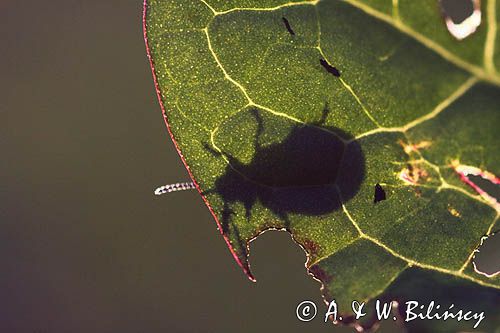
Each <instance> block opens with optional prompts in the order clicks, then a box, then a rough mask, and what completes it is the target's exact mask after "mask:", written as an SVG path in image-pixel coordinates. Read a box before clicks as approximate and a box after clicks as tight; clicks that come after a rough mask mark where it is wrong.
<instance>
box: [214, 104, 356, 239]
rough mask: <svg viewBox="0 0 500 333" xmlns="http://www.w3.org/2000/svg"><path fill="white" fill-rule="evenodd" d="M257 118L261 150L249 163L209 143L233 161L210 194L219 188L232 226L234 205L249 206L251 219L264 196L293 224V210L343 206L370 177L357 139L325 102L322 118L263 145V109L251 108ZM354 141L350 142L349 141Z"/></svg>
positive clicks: (318, 211) (224, 216)
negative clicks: (332, 119)
mask: <svg viewBox="0 0 500 333" xmlns="http://www.w3.org/2000/svg"><path fill="white" fill-rule="evenodd" d="M250 112H251V113H252V114H253V117H254V119H255V121H256V122H257V131H256V134H255V138H254V146H255V153H254V155H253V158H252V160H251V161H250V162H249V163H247V164H246V163H243V162H240V161H239V160H238V159H237V158H235V157H234V156H232V155H231V154H229V153H228V152H224V151H222V152H221V151H216V150H214V149H213V148H212V147H210V146H209V145H208V144H205V149H206V150H208V151H210V152H211V153H212V154H213V155H215V156H219V157H220V156H222V155H223V156H224V157H225V159H226V160H227V161H228V162H229V165H228V166H227V167H226V170H225V173H224V174H223V175H222V176H221V177H219V178H218V179H217V180H216V182H215V187H214V188H213V189H211V190H208V191H205V192H204V194H211V193H216V194H218V195H219V196H220V197H221V198H222V200H223V202H224V207H223V210H222V212H221V225H222V228H223V232H225V233H227V232H228V226H229V221H230V219H231V216H232V215H234V214H236V213H235V212H234V210H233V209H232V208H231V207H232V206H233V205H234V204H235V203H238V202H240V203H242V204H243V206H244V207H245V212H246V218H247V220H249V219H250V217H251V212H252V207H253V206H254V205H255V203H256V202H257V201H259V202H260V203H261V204H262V205H263V206H264V207H266V208H268V209H269V210H270V211H272V212H273V213H274V214H275V215H276V216H278V217H279V218H280V219H281V220H282V221H284V223H285V227H287V228H288V227H289V226H290V219H289V214H301V215H309V216H316V215H323V214H327V213H329V212H332V211H334V210H336V209H339V208H341V205H342V203H341V198H340V196H339V191H340V192H341V194H342V200H344V201H347V200H349V199H351V198H352V197H353V196H354V194H355V193H356V192H357V191H358V189H359V185H360V183H361V181H362V179H363V177H364V157H363V154H362V151H361V148H360V147H359V144H358V143H357V142H356V141H350V139H352V137H351V136H350V135H349V134H347V133H346V132H344V131H342V130H340V129H338V128H334V127H326V126H324V125H323V124H324V122H325V120H326V118H327V115H328V113H329V110H328V107H325V109H324V111H323V115H322V117H321V120H320V121H319V122H316V123H311V124H310V125H312V126H310V125H303V124H297V125H295V126H294V127H293V128H292V130H291V131H290V133H289V134H288V136H287V137H286V138H284V139H283V140H282V141H281V142H280V143H273V144H269V145H266V146H263V145H262V144H261V143H260V141H261V136H262V134H263V132H264V122H263V119H262V116H261V115H260V113H259V112H260V111H259V110H257V109H253V110H250ZM348 141H349V143H347V142H348Z"/></svg>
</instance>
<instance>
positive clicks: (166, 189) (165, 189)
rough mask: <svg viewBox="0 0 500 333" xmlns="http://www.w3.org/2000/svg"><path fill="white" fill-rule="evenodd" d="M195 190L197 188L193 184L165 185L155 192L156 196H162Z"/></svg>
mask: <svg viewBox="0 0 500 333" xmlns="http://www.w3.org/2000/svg"><path fill="white" fill-rule="evenodd" d="M195 188H196V186H195V185H194V183H193V182H188V183H187V182H185V183H176V184H170V185H163V186H160V187H158V188H157V189H156V190H155V195H162V194H166V193H171V192H179V191H186V190H192V189H195Z"/></svg>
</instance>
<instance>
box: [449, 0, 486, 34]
mask: <svg viewBox="0 0 500 333" xmlns="http://www.w3.org/2000/svg"><path fill="white" fill-rule="evenodd" d="M440 5H441V11H442V13H443V16H444V20H445V23H446V27H447V28H448V31H449V32H450V34H451V35H452V36H453V37H455V38H456V39H458V40H462V39H464V38H466V37H468V36H470V35H472V34H473V33H474V32H475V31H476V29H477V28H478V27H479V25H480V24H481V0H440Z"/></svg>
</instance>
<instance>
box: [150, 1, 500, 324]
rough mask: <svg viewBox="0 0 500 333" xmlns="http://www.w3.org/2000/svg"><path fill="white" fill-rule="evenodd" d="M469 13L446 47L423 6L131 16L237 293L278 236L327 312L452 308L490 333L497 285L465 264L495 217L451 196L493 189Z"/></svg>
mask: <svg viewBox="0 0 500 333" xmlns="http://www.w3.org/2000/svg"><path fill="white" fill-rule="evenodd" d="M482 12H483V23H482V25H481V26H480V28H479V30H478V31H477V32H476V33H474V34H473V35H472V36H470V37H468V38H467V39H465V40H464V41H461V42H458V41H456V40H455V39H454V38H453V37H451V35H450V34H449V33H448V31H447V30H446V27H445V25H444V22H443V20H442V17H441V12H440V9H439V7H438V4H437V1H430V0H425V1H412V0H399V1H397V0H396V1H388V0H386V1H380V0H376V1H375V0H364V1H362V0H345V1H337V0H322V1H290V2H285V1H281V0H259V1H257V0H238V1H227V0H201V1H181V0H177V1H173V0H147V1H146V3H145V34H146V41H147V45H148V52H149V55H150V58H151V61H152V65H153V72H154V76H155V82H156V85H157V90H158V94H159V98H160V102H161V104H162V107H163V112H164V115H165V117H166V118H168V126H169V130H170V131H171V134H172V137H173V139H174V142H175V143H176V145H177V148H178V150H179V152H180V154H181V156H182V158H183V160H184V162H185V164H186V167H187V168H188V170H189V172H190V173H191V175H192V177H193V179H194V180H195V182H196V184H197V186H198V187H199V190H200V191H201V193H202V196H203V197H204V199H205V200H206V202H207V205H208V206H209V208H210V209H211V211H212V212H213V214H214V217H215V219H216V221H217V223H218V224H219V228H220V230H221V233H222V234H223V235H224V237H225V239H226V241H227V242H228V244H229V246H230V249H231V250H232V252H233V254H234V256H235V258H236V260H237V261H238V262H239V263H240V264H241V265H242V267H243V269H244V270H245V271H246V273H247V274H248V275H249V276H250V277H252V276H251V273H250V269H249V265H248V243H249V241H250V240H252V239H253V238H254V237H256V236H258V235H259V234H260V233H261V232H262V231H264V230H267V229H269V228H285V229H286V230H288V231H289V232H290V233H291V234H292V235H293V237H294V239H295V240H296V241H297V242H298V243H300V244H301V245H302V246H303V247H304V249H305V251H306V253H307V255H308V262H307V266H308V268H309V269H310V271H311V273H312V274H314V275H315V276H316V277H317V278H318V279H320V280H321V281H322V282H323V284H324V286H325V288H324V292H325V294H326V296H327V298H330V299H331V298H335V299H336V300H337V301H338V302H339V305H340V308H341V309H346V308H347V309H349V308H350V302H351V301H352V300H359V301H361V300H364V301H370V300H374V299H377V298H388V299H397V300H399V301H401V302H403V303H404V301H405V300H406V299H410V298H411V297H414V298H418V297H421V298H423V299H426V298H427V294H428V293H429V288H432V289H433V290H441V291H449V290H453V291H454V292H442V302H444V303H446V302H448V303H452V302H456V304H462V305H463V306H464V308H467V306H470V307H474V308H475V309H482V311H487V320H486V321H487V322H488V323H487V324H483V325H489V326H488V327H487V328H486V326H484V327H483V329H485V330H486V331H488V329H489V328H492V329H494V328H496V327H499V326H500V318H499V316H498V313H500V277H498V276H496V277H493V278H487V277H485V276H482V275H480V274H477V273H476V272H475V271H474V270H473V268H472V263H471V260H472V256H473V253H474V250H475V249H476V248H477V246H478V245H479V243H480V240H481V237H482V236H483V235H487V234H491V233H492V232H493V231H494V230H496V229H498V216H499V211H500V208H499V204H498V203H497V202H496V201H495V200H494V199H493V198H491V197H489V196H488V195H487V194H485V193H478V191H477V189H476V190H474V189H473V188H472V187H471V186H469V185H468V184H467V182H466V181H464V177H466V176H467V175H468V174H471V173H474V172H476V171H478V170H479V171H478V172H480V173H486V172H487V173H488V175H490V176H491V175H493V177H496V176H494V175H498V174H499V172H500V155H499V154H498V152H499V151H500V140H498V135H497V133H498V129H499V128H500V113H499V112H498V103H499V102H500V89H499V86H500V76H499V74H498V72H497V71H496V66H499V65H500V52H499V51H498V50H497V48H495V43H496V41H497V39H498V37H497V34H496V30H497V28H496V26H497V22H496V20H497V18H496V17H497V14H498V13H499V10H498V9H497V6H496V4H495V1H494V0H489V1H488V2H486V1H483V3H482ZM498 16H499V17H500V14H499V15H498ZM495 179H497V178H495ZM377 184H379V186H380V187H381V189H382V190H383V191H384V194H385V200H381V201H378V200H374V195H375V194H374V192H375V187H376V185H377ZM378 191H380V189H378ZM408 286H411V287H408ZM413 286H417V287H418V288H417V287H415V288H413ZM423 286H426V287H423ZM407 288H410V289H412V290H413V291H415V290H418V291H419V293H415V292H412V291H411V290H410V291H409V290H406V289H407ZM457 290H464V292H463V293H460V292H456V291H457ZM471 293H479V294H480V295H483V296H484V297H481V298H480V297H475V296H474V297H473V301H470V302H469V301H467V299H469V298H470V297H472V296H471ZM479 294H478V295H479ZM431 296H432V294H431V295H429V297H431ZM488 314H489V317H488ZM420 324H421V325H423V326H418V327H417V328H412V327H416V326H411V325H410V326H409V327H410V329H415V330H416V331H419V330H420V332H422V331H429V332H432V331H435V330H436V328H439V329H443V330H444V331H450V332H453V331H456V330H460V329H468V328H471V323H470V322H461V323H456V322H455V323H454V324H453V323H447V324H446V325H444V324H443V323H442V322H437V321H432V322H425V323H423V322H420V323H419V325H420ZM366 325H368V324H366ZM439 325H441V326H439Z"/></svg>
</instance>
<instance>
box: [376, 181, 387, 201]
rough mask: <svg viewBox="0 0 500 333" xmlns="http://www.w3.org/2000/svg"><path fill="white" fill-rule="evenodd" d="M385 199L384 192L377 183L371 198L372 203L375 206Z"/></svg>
mask: <svg viewBox="0 0 500 333" xmlns="http://www.w3.org/2000/svg"><path fill="white" fill-rule="evenodd" d="M385 199H386V195H385V191H384V189H383V188H382V186H380V184H378V183H377V185H375V194H374V196H373V203H374V204H376V203H377V202H380V201H382V200H385Z"/></svg>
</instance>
